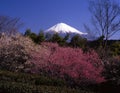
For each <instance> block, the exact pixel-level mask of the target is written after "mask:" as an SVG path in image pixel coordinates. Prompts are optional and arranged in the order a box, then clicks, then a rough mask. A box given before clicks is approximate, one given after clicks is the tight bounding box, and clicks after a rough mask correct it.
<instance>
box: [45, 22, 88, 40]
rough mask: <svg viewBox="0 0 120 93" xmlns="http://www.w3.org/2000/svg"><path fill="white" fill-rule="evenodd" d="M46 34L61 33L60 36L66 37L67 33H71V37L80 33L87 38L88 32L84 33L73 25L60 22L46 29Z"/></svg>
mask: <svg viewBox="0 0 120 93" xmlns="http://www.w3.org/2000/svg"><path fill="white" fill-rule="evenodd" d="M44 33H45V34H50V35H53V34H56V33H57V34H59V36H62V37H65V36H66V35H67V34H69V38H72V37H73V36H75V35H80V36H81V37H83V38H86V36H87V33H83V32H81V31H79V30H77V29H75V28H74V27H71V26H69V25H67V24H65V23H58V24H56V25H54V26H52V27H50V28H49V29H47V30H45V31H44Z"/></svg>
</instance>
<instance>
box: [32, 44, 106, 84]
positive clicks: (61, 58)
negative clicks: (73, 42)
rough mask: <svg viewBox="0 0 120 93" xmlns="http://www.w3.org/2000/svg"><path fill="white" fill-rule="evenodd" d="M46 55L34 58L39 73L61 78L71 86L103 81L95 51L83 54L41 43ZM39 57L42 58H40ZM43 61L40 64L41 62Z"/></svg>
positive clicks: (55, 45) (67, 48)
mask: <svg viewBox="0 0 120 93" xmlns="http://www.w3.org/2000/svg"><path fill="white" fill-rule="evenodd" d="M42 46H44V47H46V49H47V50H46V51H47V53H46V54H45V52H42V53H40V54H38V52H37V54H36V55H35V54H34V55H33V56H35V58H36V59H35V58H34V60H32V61H33V63H35V64H36V67H37V68H38V70H39V71H40V73H44V74H48V75H50V76H55V77H58V78H63V79H65V80H66V81H67V82H69V83H70V84H71V85H72V84H75V83H77V84H81V85H82V84H88V85H89V84H92V83H100V82H103V81H104V78H103V77H102V76H101V72H102V71H103V66H102V64H101V60H100V59H99V57H98V55H97V54H96V53H95V51H91V52H87V53H83V51H82V50H81V49H79V48H76V49H73V48H69V47H59V46H58V45H57V44H53V43H42ZM41 55H44V56H42V58H41ZM41 59H42V60H44V61H43V62H42V60H41Z"/></svg>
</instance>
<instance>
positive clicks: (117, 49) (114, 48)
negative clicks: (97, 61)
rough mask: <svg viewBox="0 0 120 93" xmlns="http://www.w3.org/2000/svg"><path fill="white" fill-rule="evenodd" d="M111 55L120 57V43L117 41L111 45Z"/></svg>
mask: <svg viewBox="0 0 120 93" xmlns="http://www.w3.org/2000/svg"><path fill="white" fill-rule="evenodd" d="M110 54H111V55H112V56H118V55H120V42H119V41H116V42H114V43H113V44H111V45H110Z"/></svg>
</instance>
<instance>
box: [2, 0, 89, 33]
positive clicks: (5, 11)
mask: <svg viewBox="0 0 120 93" xmlns="http://www.w3.org/2000/svg"><path fill="white" fill-rule="evenodd" d="M0 15H7V16H10V17H13V18H16V17H17V18H20V19H21V21H22V22H23V23H24V26H23V27H22V28H21V29H20V30H21V32H24V31H25V30H26V29H27V28H30V29H31V30H32V31H33V32H36V33H38V32H39V31H40V30H41V29H42V30H46V29H48V28H49V27H51V26H53V25H55V24H57V23H60V22H64V23H67V24H68V25H71V26H73V27H75V28H77V29H78V30H80V31H82V32H85V30H84V26H83V24H84V23H87V24H89V22H90V18H91V15H90V13H89V10H88V0H0Z"/></svg>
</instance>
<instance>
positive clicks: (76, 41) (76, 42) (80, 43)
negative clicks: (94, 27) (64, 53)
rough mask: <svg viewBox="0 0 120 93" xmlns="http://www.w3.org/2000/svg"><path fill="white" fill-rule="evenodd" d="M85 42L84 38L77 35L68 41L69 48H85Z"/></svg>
mask: <svg viewBox="0 0 120 93" xmlns="http://www.w3.org/2000/svg"><path fill="white" fill-rule="evenodd" d="M86 42H87V40H86V39H85V38H82V37H80V36H79V35H75V36H73V37H72V39H71V41H70V46H72V47H74V48H77V47H79V48H85V46H86Z"/></svg>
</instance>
